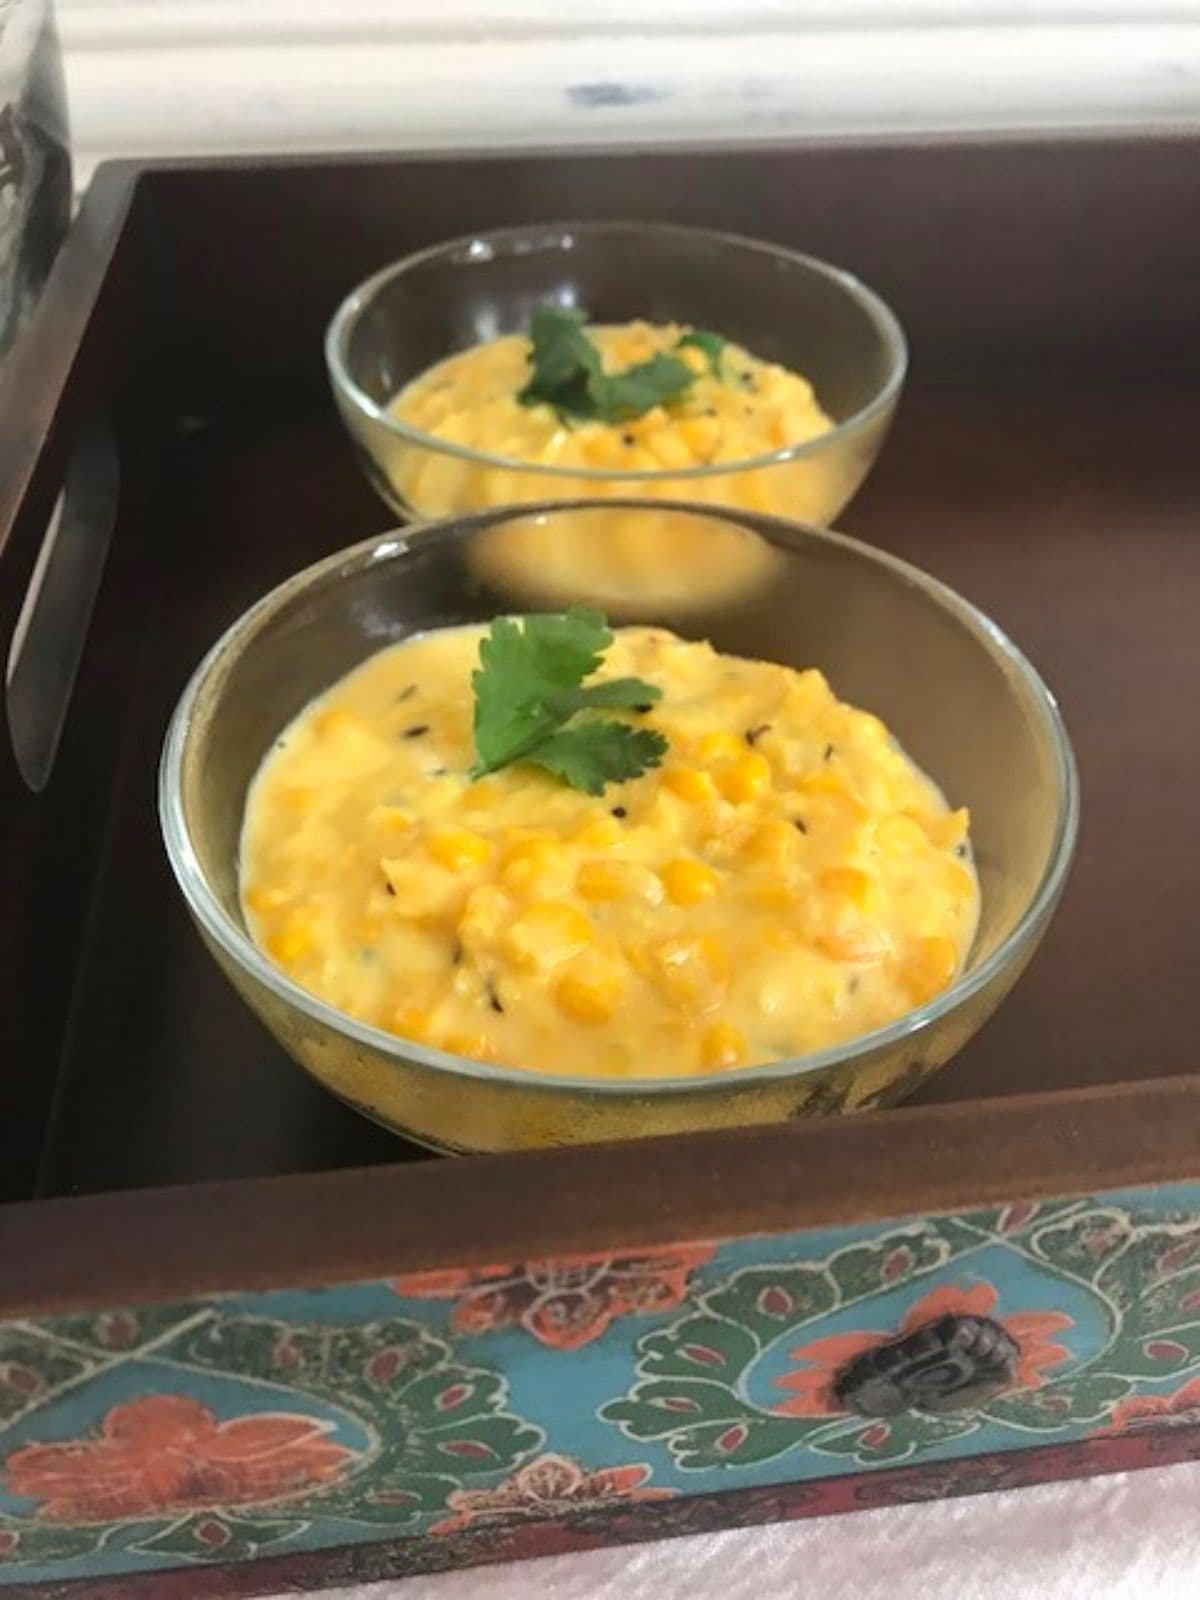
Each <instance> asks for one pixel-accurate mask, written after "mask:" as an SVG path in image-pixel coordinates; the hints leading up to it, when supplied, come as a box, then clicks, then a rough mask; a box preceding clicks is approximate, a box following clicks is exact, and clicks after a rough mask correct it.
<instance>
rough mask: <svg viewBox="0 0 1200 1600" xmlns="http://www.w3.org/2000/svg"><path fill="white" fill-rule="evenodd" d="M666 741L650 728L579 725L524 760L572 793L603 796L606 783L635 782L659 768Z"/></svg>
mask: <svg viewBox="0 0 1200 1600" xmlns="http://www.w3.org/2000/svg"><path fill="white" fill-rule="evenodd" d="M666 753H667V741H666V740H665V739H664V738H663V736H662V734H661V733H655V732H654V731H653V730H652V729H650V728H631V727H630V726H629V724H628V723H625V722H580V723H576V724H575V725H574V726H572V727H569V728H560V729H559V731H558V732H557V733H552V734H551V735H550V736H549V738H546V739H543V740H542V741H541V743H540V744H539V745H537V746H536V747H535V748H534V749H533V750H531V751H530V752H529V755H528V757H527V758H526V759H527V760H529V761H532V762H534V763H535V765H537V766H539V767H542V768H543V769H544V770H545V771H546V772H552V773H553V774H554V776H555V777H557V778H563V779H565V780H566V782H567V783H569V784H570V785H571V787H572V788H573V789H583V790H584V791H585V792H586V793H587V794H603V793H604V786H605V784H606V783H622V782H624V780H625V779H626V778H636V777H638V776H639V775H640V774H641V773H643V772H645V771H646V770H647V768H649V767H657V766H659V765H660V764H661V762H662V758H663V756H665V755H666Z"/></svg>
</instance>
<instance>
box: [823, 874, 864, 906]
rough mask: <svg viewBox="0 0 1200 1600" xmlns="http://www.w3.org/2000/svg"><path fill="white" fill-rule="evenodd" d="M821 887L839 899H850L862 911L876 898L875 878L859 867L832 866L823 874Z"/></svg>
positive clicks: (851, 903)
mask: <svg viewBox="0 0 1200 1600" xmlns="http://www.w3.org/2000/svg"><path fill="white" fill-rule="evenodd" d="M820 882H821V887H822V889H824V890H825V892H826V894H830V895H833V897H834V898H835V899H837V900H845V901H848V902H849V904H850V905H852V906H857V907H858V908H859V910H860V911H863V910H866V908H867V907H868V906H869V905H870V904H871V902H872V900H873V899H874V898H875V893H876V885H875V879H874V878H873V877H872V876H871V874H870V873H869V872H863V871H862V870H861V869H860V868H858V867H830V868H829V869H828V871H826V872H823V873H822V874H821V879H820Z"/></svg>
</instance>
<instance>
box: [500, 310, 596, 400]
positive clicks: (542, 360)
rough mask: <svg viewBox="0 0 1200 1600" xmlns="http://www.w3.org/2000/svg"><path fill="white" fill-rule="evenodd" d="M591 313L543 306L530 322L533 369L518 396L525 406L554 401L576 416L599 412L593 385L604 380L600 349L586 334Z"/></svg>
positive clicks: (531, 363) (531, 362)
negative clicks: (585, 330) (585, 329)
mask: <svg viewBox="0 0 1200 1600" xmlns="http://www.w3.org/2000/svg"><path fill="white" fill-rule="evenodd" d="M586 322H587V314H586V312H583V311H568V310H566V309H564V308H563V307H562V306H539V307H538V309H537V310H536V311H535V312H534V313H533V318H532V321H531V322H530V325H529V337H530V340H531V342H532V345H533V349H532V351H531V352H530V358H529V359H530V365H531V367H532V372H531V375H530V378H529V382H528V383H527V384H526V385H525V387H524V388H523V389H522V390H521V392H520V394H519V395H518V396H517V399H518V400H519V401H520V402H521V404H522V405H524V406H537V405H551V406H553V407H554V408H555V410H557V411H559V412H560V413H566V414H567V415H569V416H575V417H594V416H596V415H597V414H598V413H597V409H596V399H595V396H594V394H593V385H594V384H595V383H597V382H599V383H601V384H602V382H603V378H604V372H603V368H602V367H601V364H600V352H599V351H598V350H597V349H596V347H595V345H594V344H592V343H591V341H590V340H589V339H588V338H587V336H586V335H585V334H584V331H583V329H584V325H585V323H586Z"/></svg>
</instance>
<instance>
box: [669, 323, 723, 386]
mask: <svg viewBox="0 0 1200 1600" xmlns="http://www.w3.org/2000/svg"><path fill="white" fill-rule="evenodd" d="M727 342H728V341H727V340H725V339H723V338H722V337H721V335H720V334H719V333H710V332H709V330H708V329H707V328H693V329H692V331H691V333H685V334H684V336H683V338H682V339H680V341H679V343H678V345H677V346H676V349H678V350H686V349H688V348H689V347H691V348H692V349H695V350H699V351H701V352H702V354H703V355H704V356H705V357H706V359H707V361H708V365H709V370H710V371H711V372H712V375H713V377H714V378H719V377H720V376H721V357H722V356H723V355H724V353H725V345H726V343H727Z"/></svg>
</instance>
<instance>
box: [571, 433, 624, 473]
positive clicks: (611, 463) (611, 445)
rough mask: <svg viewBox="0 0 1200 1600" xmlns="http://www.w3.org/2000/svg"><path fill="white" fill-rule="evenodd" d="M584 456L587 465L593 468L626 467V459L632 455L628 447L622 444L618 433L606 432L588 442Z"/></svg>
mask: <svg viewBox="0 0 1200 1600" xmlns="http://www.w3.org/2000/svg"><path fill="white" fill-rule="evenodd" d="M583 454H584V456H585V458H586V461H587V465H588V466H592V467H624V465H625V458H626V457H627V456H628V455H629V454H630V451H629V449H628V447H627V446H626V445H624V444H622V442H621V436H620V434H617V433H610V432H608V431H605V432H603V433H596V434H594V435H593V437H592V438H590V439H588V440H586V442H585V443H584V446H583Z"/></svg>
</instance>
